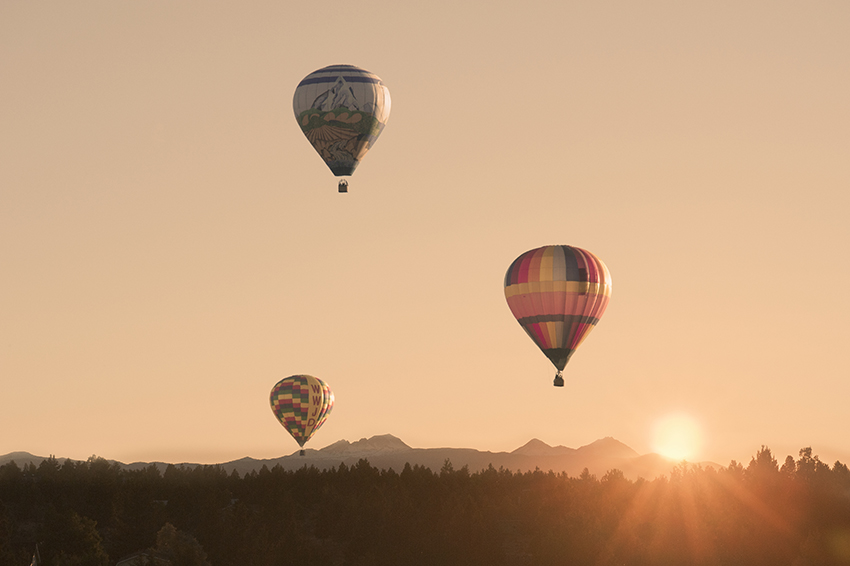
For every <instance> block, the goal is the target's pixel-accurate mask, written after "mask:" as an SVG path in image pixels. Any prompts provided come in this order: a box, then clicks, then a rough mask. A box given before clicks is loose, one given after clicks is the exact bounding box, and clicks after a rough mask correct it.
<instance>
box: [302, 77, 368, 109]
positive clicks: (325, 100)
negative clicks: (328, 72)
mask: <svg viewBox="0 0 850 566" xmlns="http://www.w3.org/2000/svg"><path fill="white" fill-rule="evenodd" d="M311 108H312V109H313V110H321V111H323V112H329V111H331V110H333V109H334V108H347V109H349V110H360V106H359V105H358V104H357V96H355V94H354V89H352V88H351V87H350V86H349V85H348V83H347V82H346V81H345V79H344V78H343V77H342V76H341V75H340V76H339V77H337V79H336V82H335V83H334V85H333V86H332V87H331V88H329V89H328V90H326V91H325V92H323V93H322V94H320V95H319V96H317V97H316V100H314V101H313V104H312V106H311Z"/></svg>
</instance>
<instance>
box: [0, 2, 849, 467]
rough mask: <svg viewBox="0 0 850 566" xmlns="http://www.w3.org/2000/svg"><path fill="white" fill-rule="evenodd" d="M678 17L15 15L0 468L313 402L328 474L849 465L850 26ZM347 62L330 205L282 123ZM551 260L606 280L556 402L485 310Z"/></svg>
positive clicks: (337, 12)
mask: <svg viewBox="0 0 850 566" xmlns="http://www.w3.org/2000/svg"><path fill="white" fill-rule="evenodd" d="M696 4H697V3H681V2H674V1H672V0H671V1H656V0H653V1H648V2H641V3H634V2H626V1H617V2H614V1H602V2H593V3H587V2H561V3H555V2H552V3H549V2H539V1H532V2H523V3H518V2H511V3H507V2H498V1H495V2H494V1H490V2H478V3H471V2H467V3H458V2H444V1H436V2H430V3H423V4H421V5H419V6H418V7H417V8H410V7H407V5H406V4H405V3H399V2H390V1H387V0H374V1H371V2H364V3H358V4H352V3H350V2H345V3H344V2H335V3H328V2H323V3H314V4H310V3H300V4H298V3H288V2H279V1H277V0H247V1H245V2H239V3H234V2H221V1H215V2H209V1H204V2H201V1H200V0H197V1H185V0H177V1H174V0H168V1H165V0H146V1H144V2H134V1H114V0H109V1H106V0H103V1H78V2H73V3H71V2H63V1H59V0H50V1H40V0H37V1H23V0H11V1H6V2H3V3H0V77H2V79H0V101H2V104H0V267H1V268H0V380H2V381H1V382H0V383H2V396H0V399H2V401H0V403H2V405H0V407H2V411H0V431H2V432H0V454H5V453H7V452H12V451H16V450H25V451H29V452H32V453H35V454H39V455H48V454H56V455H57V456H60V457H71V458H78V459H85V458H87V457H89V456H91V455H92V454H96V455H98V456H103V457H106V458H113V459H118V460H121V461H125V462H131V461H150V460H164V461H172V462H180V461H191V462H206V463H213V462H223V461H228V460H233V459H237V458H241V457H243V456H252V457H255V458H269V457H276V456H280V455H283V454H289V453H291V452H293V451H294V450H295V449H297V445H296V444H295V442H294V441H293V440H292V439H291V438H290V437H289V436H288V435H287V433H286V432H285V431H284V430H283V428H281V427H280V426H279V425H278V424H277V423H276V421H275V420H274V417H273V415H272V413H271V411H270V409H269V405H268V394H269V391H270V389H271V387H272V385H274V383H275V382H277V381H278V380H279V379H281V378H283V377H286V376H288V375H291V374H296V373H309V374H313V375H316V376H318V377H320V378H322V379H324V380H325V381H327V382H328V383H329V384H330V385H331V387H332V388H333V390H334V392H335V394H336V401H337V402H336V406H335V408H334V410H333V413H332V414H331V416H330V418H329V419H328V421H327V423H326V424H325V426H324V428H322V429H321V430H320V431H319V432H318V433H317V434H316V436H315V437H314V438H313V440H312V441H311V442H310V444H309V445H308V446H312V447H313V448H321V447H323V446H326V445H328V444H331V443H332V442H335V441H337V440H339V439H347V440H351V441H354V440H358V439H359V438H362V437H368V436H372V435H375V434H384V433H391V434H394V435H396V436H398V437H400V438H401V439H402V440H404V441H405V442H407V443H408V444H409V445H411V446H414V447H422V448H426V447H438V446H451V447H471V448H478V449H481V450H491V451H503V450H506V451H509V450H513V449H515V448H517V447H519V446H520V445H522V444H524V443H525V442H526V441H528V440H529V439H531V438H539V439H540V440H543V441H544V442H546V443H548V444H551V445H559V444H561V445H566V446H572V447H577V446H581V445H583V444H588V443H590V442H592V441H593V440H596V439H597V438H601V437H605V436H613V437H615V438H617V439H618V440H621V441H622V442H625V443H626V444H628V445H629V446H631V447H632V448H634V449H635V450H637V451H638V452H641V453H646V452H650V451H653V450H656V449H657V447H656V446H655V440H654V439H655V438H656V437H657V435H658V434H659V433H658V432H657V429H658V423H659V422H662V420H663V419H664V418H665V417H667V416H670V415H684V416H685V417H686V418H689V419H691V420H690V421H689V422H692V423H696V424H697V426H698V428H699V431H700V434H701V436H702V443H701V444H700V447H699V450H698V451H697V453H695V454H694V456H693V458H694V459H697V460H713V461H715V462H718V463H721V464H724V465H725V464H728V463H729V461H730V460H731V459H737V460H739V461H740V460H743V461H744V462H745V463H746V462H748V461H749V459H750V457H751V456H753V455H754V454H755V452H756V451H757V450H758V448H759V447H760V446H761V445H762V444H765V445H767V446H769V447H771V448H772V449H773V450H774V453H775V454H776V455H777V457H779V458H780V459H782V458H784V457H785V455H787V454H792V455H794V456H796V455H797V451H798V450H799V449H800V448H802V447H804V446H812V447H813V449H814V453H815V454H819V455H820V456H821V458H822V459H823V460H824V461H827V462H828V463H830V464H831V463H833V462H834V461H835V460H836V459H841V460H842V461H845V462H846V461H848V460H850V441H849V440H848V437H847V431H848V430H850V411H848V409H847V399H848V398H850V384H848V380H847V375H848V362H847V355H846V342H847V339H848V334H850V333H848V331H847V326H846V323H845V320H846V319H847V318H848V317H850V299H848V297H847V293H844V292H842V291H843V289H845V288H847V287H848V285H850V262H848V261H847V258H848V256H849V255H850V238H848V229H847V216H848V209H850V197H848V191H847V189H848V186H850V165H848V163H850V159H848V158H847V156H848V154H850V143H848V141H850V110H848V108H850V107H848V104H847V100H848V92H850V65H848V63H847V62H848V61H850V34H848V33H847V27H848V24H850V4H848V3H845V2H842V1H838V0H836V1H820V2H818V1H815V2H807V3H799V2H790V1H776V0H771V1H767V0H765V1H758V2H746V3H744V4H745V5H744V6H741V5H740V4H741V3H737V2H712V3H700V5H699V6H697V5H696ZM336 63H346V64H353V65H357V66H360V67H363V68H366V69H368V70H370V71H372V72H374V73H376V74H378V75H379V76H380V77H381V78H382V79H383V80H384V82H385V83H386V84H387V86H388V87H389V89H390V92H391V93H392V97H393V105H392V114H391V115H390V118H389V122H388V125H387V127H386V130H385V131H384V133H383V135H382V137H381V139H380V140H379V141H378V143H377V144H376V145H375V148H374V149H373V150H372V151H371V152H370V153H369V154H368V155H367V156H366V159H365V160H364V162H363V164H362V165H361V166H360V168H359V169H358V170H357V172H356V173H355V175H354V176H353V177H352V178H351V189H350V193H349V194H348V195H340V194H338V193H337V192H336V180H335V179H334V178H333V176H332V175H331V173H330V172H329V171H328V170H327V168H326V167H325V165H324V164H323V163H322V162H321V160H320V159H319V157H318V156H317V155H315V153H314V152H313V150H312V148H311V147H310V146H309V144H308V143H307V141H306V140H305V139H304V138H303V136H302V135H301V133H300V131H299V129H298V127H297V125H296V123H295V120H294V119H293V115H292V93H293V91H294V89H295V87H296V85H297V84H298V82H299V81H300V80H301V78H302V77H304V76H305V75H307V74H308V73H310V72H311V71H313V70H315V69H318V68H320V67H323V66H326V65H330V64H336ZM545 244H570V245H575V246H579V247H582V248H585V249H588V250H591V251H593V252H594V253H595V254H597V255H598V256H599V257H601V258H602V259H603V260H604V261H605V263H606V264H607V265H608V268H609V269H610V271H611V274H612V277H613V295H612V301H611V304H610V306H609V308H608V311H607V312H606V313H605V316H604V317H603V319H602V321H601V322H600V324H599V326H598V327H597V328H596V330H595V331H594V332H593V334H592V335H591V336H590V337H589V338H588V340H587V341H586V342H585V343H584V344H583V345H582V347H581V349H580V350H579V351H578V353H577V354H576V355H575V356H574V357H573V359H572V361H571V362H570V364H569V365H568V366H567V370H566V372H565V378H566V381H567V384H566V387H564V388H563V389H555V388H553V387H552V377H553V374H554V370H553V369H552V367H551V365H550V364H549V362H548V360H546V358H545V357H544V356H543V355H542V354H541V353H540V352H539V351H538V350H537V349H536V348H535V347H534V345H533V344H532V342H531V341H530V340H529V339H528V338H527V337H526V336H525V333H524V332H523V331H522V329H521V328H520V327H519V325H518V324H517V323H516V322H515V321H514V320H513V318H512V317H511V314H510V311H509V310H508V308H507V306H506V304H505V300H504V296H503V293H502V278H503V276H504V273H505V270H506V269H507V267H508V265H509V264H510V263H511V261H513V259H514V258H515V257H516V256H518V255H519V254H520V253H522V252H524V251H526V250H528V249H531V248H535V247H538V246H541V245H545ZM663 422H667V421H663ZM674 422H676V421H675V419H674ZM678 422H681V421H678Z"/></svg>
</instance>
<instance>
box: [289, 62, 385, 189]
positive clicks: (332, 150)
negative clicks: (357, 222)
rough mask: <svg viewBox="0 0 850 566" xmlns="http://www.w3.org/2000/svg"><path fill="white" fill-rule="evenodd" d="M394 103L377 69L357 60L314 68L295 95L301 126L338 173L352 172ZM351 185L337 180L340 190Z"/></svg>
mask: <svg viewBox="0 0 850 566" xmlns="http://www.w3.org/2000/svg"><path fill="white" fill-rule="evenodd" d="M390 106H391V101H390V91H389V89H388V88H387V87H386V86H385V85H384V83H383V81H381V79H380V78H379V77H378V75H376V74H374V73H370V72H369V71H366V70H365V69H360V68H358V67H355V66H353V65H331V66H329V67H324V68H322V69H319V70H318V71H313V72H312V73H310V74H309V75H307V76H306V77H305V78H304V80H302V81H301V82H300V83H299V84H298V87H297V88H296V89H295V96H294V97H293V99H292V108H293V110H294V111H295V119H296V120H298V125H299V126H300V127H301V131H302V132H304V135H305V136H307V139H308V140H309V141H310V143H311V144H313V148H314V149H315V150H316V151H317V152H318V153H319V155H320V156H321V157H322V159H324V160H325V163H326V164H327V166H328V167H330V170H331V171H332V172H333V174H334V175H336V176H337V177H341V176H347V175H351V174H352V173H354V170H355V169H356V168H357V166H358V165H359V164H360V161H361V160H362V159H363V156H364V155H366V152H367V151H369V149H370V148H371V147H372V146H373V145H374V144H375V141H376V140H377V139H378V136H380V135H381V132H382V131H383V130H384V126H385V125H386V123H387V118H389V116H390ZM347 187H348V183H347V182H346V181H345V180H344V179H343V180H341V181H340V182H339V192H341V193H344V192H348V189H347Z"/></svg>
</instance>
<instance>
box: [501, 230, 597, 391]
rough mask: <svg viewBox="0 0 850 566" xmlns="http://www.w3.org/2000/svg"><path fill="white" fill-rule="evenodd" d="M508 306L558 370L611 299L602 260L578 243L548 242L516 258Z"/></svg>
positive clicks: (507, 289)
mask: <svg viewBox="0 0 850 566" xmlns="http://www.w3.org/2000/svg"><path fill="white" fill-rule="evenodd" d="M505 298H506V299H507V301H508V307H510V309H511V312H512V313H513V315H514V316H515V317H516V319H517V321H519V324H520V326H522V328H523V329H524V330H525V331H526V332H527V333H528V335H529V336H530V337H531V339H532V340H533V341H534V343H535V344H537V347H538V348H540V349H541V350H542V351H543V353H544V354H546V357H547V358H549V360H550V361H551V362H552V363H553V364H554V365H555V368H556V369H557V370H558V373H557V374H556V376H555V385H556V386H559V387H561V386H563V385H564V378H563V376H562V373H561V372H563V370H564V367H566V365H567V362H568V361H569V360H570V357H571V356H572V355H573V353H574V352H575V350H576V348H578V347H579V345H580V344H581V343H582V341H584V339H585V338H586V337H587V335H588V334H590V331H591V330H592V329H593V327H594V326H596V323H597V322H599V318H600V317H601V316H602V313H604V312H605V308H606V307H607V306H608V301H609V299H610V298H611V274H610V273H609V272H608V268H607V267H605V264H604V263H602V260H601V259H599V258H598V257H596V256H595V255H593V254H592V253H590V252H588V251H586V250H583V249H581V248H575V247H572V246H543V247H542V248H537V249H534V250H531V251H527V252H525V253H524V254H522V255H521V256H519V257H518V258H516V259H515V260H514V262H513V263H512V264H511V266H510V267H509V268H508V272H507V273H506V274H505Z"/></svg>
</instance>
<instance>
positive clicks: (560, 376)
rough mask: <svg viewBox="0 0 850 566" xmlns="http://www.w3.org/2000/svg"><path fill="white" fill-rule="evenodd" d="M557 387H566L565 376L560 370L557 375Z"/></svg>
mask: <svg viewBox="0 0 850 566" xmlns="http://www.w3.org/2000/svg"><path fill="white" fill-rule="evenodd" d="M554 385H555V387H563V386H564V375H563V374H562V373H561V370H558V373H556V374H555V384H554Z"/></svg>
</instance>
